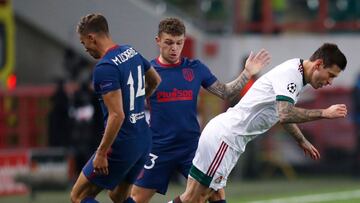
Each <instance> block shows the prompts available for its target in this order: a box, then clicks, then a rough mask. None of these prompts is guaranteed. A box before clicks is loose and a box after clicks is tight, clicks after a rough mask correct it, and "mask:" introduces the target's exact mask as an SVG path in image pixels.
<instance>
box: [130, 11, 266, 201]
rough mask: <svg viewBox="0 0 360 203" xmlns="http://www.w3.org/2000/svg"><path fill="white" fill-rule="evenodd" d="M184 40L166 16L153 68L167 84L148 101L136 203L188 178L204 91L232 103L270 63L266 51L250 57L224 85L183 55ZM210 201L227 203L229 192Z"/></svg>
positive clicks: (179, 27)
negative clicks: (149, 135)
mask: <svg viewBox="0 0 360 203" xmlns="http://www.w3.org/2000/svg"><path fill="white" fill-rule="evenodd" d="M184 42H185V26H184V24H183V23H182V22H181V21H180V20H179V19H176V18H167V19H164V20H162V21H161V22H160V24H159V30H158V35H157V37H156V43H157V45H158V46H159V48H160V56H159V57H158V58H156V59H154V60H152V61H151V64H152V65H153V66H154V68H155V69H156V71H157V72H158V73H159V74H160V76H161V78H162V82H161V84H160V85H159V87H158V89H157V90H156V91H155V93H154V94H153V95H152V96H151V97H150V99H149V104H150V128H151V130H152V132H153V143H152V144H153V145H152V151H151V153H150V154H149V158H148V160H147V163H146V165H145V166H144V170H143V172H142V173H140V175H139V178H138V180H137V181H136V182H135V184H134V186H133V190H132V198H133V199H134V200H135V201H136V202H137V203H147V202H149V201H150V199H151V198H152V196H153V195H154V194H155V193H156V192H158V193H160V194H165V193H166V191H167V187H168V184H169V180H170V177H171V175H172V174H173V173H174V172H175V171H178V172H180V173H181V174H182V175H183V176H184V177H186V178H187V176H188V174H189V170H190V167H191V165H192V160H193V158H194V155H195V151H196V148H197V145H198V141H199V136H200V126H199V123H198V121H197V117H196V116H197V109H196V107H197V97H198V94H199V90H200V88H201V87H203V88H205V89H207V90H208V91H209V92H211V93H212V94H214V95H216V96H218V97H220V98H222V99H228V100H231V99H232V98H235V97H236V96H237V95H238V94H239V92H240V90H241V89H242V88H243V87H244V85H245V84H246V82H247V81H248V80H249V79H250V78H251V76H252V75H254V74H256V73H258V72H259V71H260V69H261V68H262V67H263V66H264V65H266V64H267V63H268V62H269V60H270V57H269V55H268V52H266V51H265V50H262V51H260V52H259V53H258V54H256V55H253V54H251V56H250V57H249V59H248V60H247V63H246V66H245V69H244V71H243V72H242V73H241V74H240V76H239V77H238V78H237V79H235V80H234V81H232V82H230V83H227V84H223V83H221V82H219V81H218V80H217V78H216V77H215V76H214V75H213V74H212V73H211V71H210V70H209V68H208V67H207V66H206V65H205V64H203V63H202V62H200V61H199V60H190V59H187V58H181V57H180V54H181V51H182V49H183V46H184ZM259 64H260V66H258V65H259ZM209 200H210V202H216V203H224V202H225V193H224V191H223V190H221V191H219V192H218V193H216V194H215V195H214V196H213V197H211V198H210V199H209Z"/></svg>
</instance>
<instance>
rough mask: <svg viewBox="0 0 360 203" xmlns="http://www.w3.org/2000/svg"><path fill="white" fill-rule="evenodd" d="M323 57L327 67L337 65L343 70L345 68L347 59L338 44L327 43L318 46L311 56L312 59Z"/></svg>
mask: <svg viewBox="0 0 360 203" xmlns="http://www.w3.org/2000/svg"><path fill="white" fill-rule="evenodd" d="M316 59H322V60H323V63H324V66H325V68H328V67H331V66H332V65H334V64H335V65H337V66H339V68H340V69H341V70H345V67H346V64H347V60H346V57H345V55H344V54H343V53H342V52H341V51H340V49H339V48H338V46H337V45H336V44H331V43H325V44H323V45H322V46H321V47H320V48H318V49H317V50H316V51H315V52H314V53H313V55H312V56H311V57H310V61H315V60H316Z"/></svg>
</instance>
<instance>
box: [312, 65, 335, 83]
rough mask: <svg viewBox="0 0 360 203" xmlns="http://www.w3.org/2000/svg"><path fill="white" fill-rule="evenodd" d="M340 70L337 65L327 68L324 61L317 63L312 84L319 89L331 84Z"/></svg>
mask: <svg viewBox="0 0 360 203" xmlns="http://www.w3.org/2000/svg"><path fill="white" fill-rule="evenodd" d="M340 72H341V69H340V68H339V66H337V65H332V66H331V67H327V68H325V67H324V64H323V63H322V62H321V63H318V64H315V67H314V73H313V76H312V80H311V86H312V87H313V88H315V89H319V88H322V87H324V86H327V85H331V84H332V83H333V80H334V79H335V78H336V77H337V76H338V75H339V74H340Z"/></svg>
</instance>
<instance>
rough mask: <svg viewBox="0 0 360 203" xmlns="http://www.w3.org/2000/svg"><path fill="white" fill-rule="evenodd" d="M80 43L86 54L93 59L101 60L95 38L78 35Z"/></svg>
mask: <svg viewBox="0 0 360 203" xmlns="http://www.w3.org/2000/svg"><path fill="white" fill-rule="evenodd" d="M80 43H81V44H82V45H83V46H84V48H85V51H86V52H88V53H89V54H90V55H91V56H92V57H94V58H95V59H99V58H101V55H100V52H99V51H98V48H97V46H96V40H95V36H94V35H92V34H88V35H80Z"/></svg>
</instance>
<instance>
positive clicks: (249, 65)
mask: <svg viewBox="0 0 360 203" xmlns="http://www.w3.org/2000/svg"><path fill="white" fill-rule="evenodd" d="M269 62H270V55H269V53H268V52H267V51H266V50H264V49H262V50H260V51H259V52H258V53H257V54H256V55H255V54H253V53H252V52H251V53H250V56H249V57H248V59H247V60H246V63H245V68H244V70H243V71H242V72H241V74H240V75H239V77H237V78H236V79H235V80H233V81H231V82H229V83H227V84H224V83H221V82H219V81H216V82H215V83H214V84H212V85H211V86H210V87H208V88H207V90H208V91H209V92H211V93H213V94H214V95H216V96H218V97H220V98H221V99H226V100H229V101H232V100H233V99H235V98H236V97H237V95H238V94H239V93H240V90H241V89H242V88H244V87H245V85H246V83H247V82H248V81H249V80H250V78H251V77H252V76H254V75H256V74H257V73H258V72H260V70H261V69H263V68H264V67H265V66H266V65H267V64H269Z"/></svg>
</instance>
